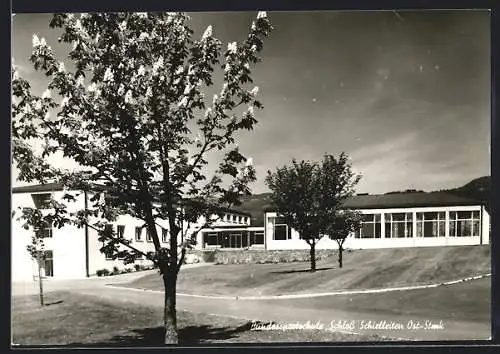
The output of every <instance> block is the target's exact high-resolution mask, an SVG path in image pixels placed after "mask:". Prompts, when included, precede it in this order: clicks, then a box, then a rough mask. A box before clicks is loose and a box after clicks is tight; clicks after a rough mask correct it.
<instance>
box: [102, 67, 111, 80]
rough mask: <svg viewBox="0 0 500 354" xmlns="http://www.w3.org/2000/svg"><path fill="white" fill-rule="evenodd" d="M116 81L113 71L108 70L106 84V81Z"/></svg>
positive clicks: (105, 73)
mask: <svg viewBox="0 0 500 354" xmlns="http://www.w3.org/2000/svg"><path fill="white" fill-rule="evenodd" d="M113 79H114V75H113V71H112V70H111V68H107V69H106V71H105V72H104V79H103V80H104V82H106V81H113Z"/></svg>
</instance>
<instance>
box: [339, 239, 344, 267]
mask: <svg viewBox="0 0 500 354" xmlns="http://www.w3.org/2000/svg"><path fill="white" fill-rule="evenodd" d="M343 251H344V247H342V245H341V244H339V268H342V252H343Z"/></svg>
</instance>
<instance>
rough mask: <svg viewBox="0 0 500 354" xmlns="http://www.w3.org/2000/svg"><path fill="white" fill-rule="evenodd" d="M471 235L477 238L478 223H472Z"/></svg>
mask: <svg viewBox="0 0 500 354" xmlns="http://www.w3.org/2000/svg"><path fill="white" fill-rule="evenodd" d="M472 235H473V236H479V221H474V222H473V224H472Z"/></svg>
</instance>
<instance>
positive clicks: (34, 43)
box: [31, 34, 40, 47]
mask: <svg viewBox="0 0 500 354" xmlns="http://www.w3.org/2000/svg"><path fill="white" fill-rule="evenodd" d="M31 43H33V47H38V46H39V45H40V40H39V39H38V36H37V35H36V34H34V35H33V39H32V40H31Z"/></svg>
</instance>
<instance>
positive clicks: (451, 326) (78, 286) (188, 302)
mask: <svg viewBox="0 0 500 354" xmlns="http://www.w3.org/2000/svg"><path fill="white" fill-rule="evenodd" d="M198 266H205V264H196V265H189V266H186V268H190V267H198ZM184 269H185V268H184ZM181 271H182V270H181ZM152 272H155V271H146V272H137V273H128V274H123V275H119V276H114V277H103V278H91V279H82V280H72V281H62V280H61V281H54V280H51V281H47V282H46V284H45V289H46V291H47V292H48V291H60V290H66V291H71V292H76V293H79V294H85V295H90V296H95V297H98V298H102V299H108V300H113V301H121V302H128V303H131V304H140V305H147V306H157V307H159V308H161V307H163V300H164V299H163V293H161V292H152V291H141V290H138V289H130V288H123V287H113V286H107V285H109V284H120V283H123V282H128V281H131V280H133V279H137V278H139V277H142V276H144V275H147V274H150V273H152ZM458 286H459V285H458ZM409 291H411V290H409ZM429 291H432V289H430V290H429ZM36 293H38V287H37V283H36V282H30V283H29V284H24V285H23V284H13V295H23V294H24V295H25V294H36ZM326 298H327V297H326ZM302 301H303V300H302ZM177 308H178V309H179V310H186V311H191V312H203V313H209V314H214V315H221V316H227V317H235V318H241V319H248V320H258V321H276V322H281V323H289V324H293V323H296V322H299V323H300V324H305V323H307V322H308V321H309V322H310V323H312V324H315V323H318V322H319V323H321V324H322V325H324V326H325V328H328V327H330V325H331V324H333V325H334V326H337V329H340V330H341V331H344V332H351V333H370V334H373V333H376V334H379V335H382V336H386V337H391V338H399V339H409V340H416V339H418V340H467V339H489V337H490V333H491V329H490V328H491V326H490V324H489V323H476V322H465V321H444V322H443V326H444V329H427V330H426V329H424V328H420V329H415V328H413V329H411V328H408V325H409V323H408V322H409V321H410V320H411V321H413V324H417V323H420V324H421V325H422V326H425V321H426V320H429V319H428V318H418V317H414V316H412V317H411V318H408V316H404V317H403V316H397V315H386V314H377V313H375V314H374V313H370V314H368V313H353V312H345V311H342V310H338V309H332V308H325V309H311V308H303V307H301V305H300V301H298V299H270V300H259V301H255V300H244V299H243V300H242V299H234V298H232V299H225V298H222V299H221V298H210V299H207V298H200V297H193V296H182V295H178V296H177ZM332 321H333V322H332ZM339 321H340V323H339ZM341 321H345V322H344V323H342V322H341ZM362 321H364V322H362ZM368 321H371V323H369V322H368ZM382 321H385V325H387V326H391V325H392V326H393V327H401V328H398V329H392V330H387V329H381V328H374V326H377V325H378V326H380V325H383V322H382ZM340 324H343V325H344V326H340V328H339V327H338V326H339V325H340ZM430 324H433V325H438V327H439V321H435V320H433V321H432V323H430ZM349 325H351V326H352V327H351V326H349ZM370 325H371V326H370ZM304 335H307V331H305V332H304Z"/></svg>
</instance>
